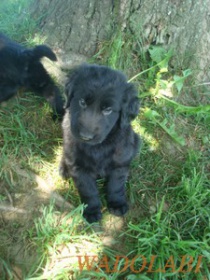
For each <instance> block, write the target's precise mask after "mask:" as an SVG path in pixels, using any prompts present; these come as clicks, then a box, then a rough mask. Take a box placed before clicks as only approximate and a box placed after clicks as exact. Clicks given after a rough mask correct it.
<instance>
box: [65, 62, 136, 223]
mask: <svg viewBox="0 0 210 280" xmlns="http://www.w3.org/2000/svg"><path fill="white" fill-rule="evenodd" d="M66 94H67V106H66V113H65V116H64V120H63V136H64V146H63V157H62V160H61V165H60V173H61V175H62V177H64V178H69V177H72V178H73V180H74V183H75V185H76V187H77V188H78V191H79V194H80V197H81V201H82V202H83V203H84V204H87V207H86V208H85V211H84V216H85V218H86V219H87V220H88V221H89V222H96V221H98V220H100V219H101V205H100V200H99V195H98V190H97V185H96V179H97V178H98V177H103V178H105V179H106V182H107V183H106V190H107V202H108V208H109V210H110V212H111V213H113V214H115V215H120V216H121V215H124V214H125V213H126V211H127V210H128V206H127V202H126V196H125V182H126V179H127V176H128V171H129V165H130V162H131V160H132V159H133V158H134V156H135V155H136V153H137V151H138V146H139V137H138V135H137V134H136V133H135V132H134V131H133V129H132V127H131V124H130V122H131V120H132V119H134V118H135V117H136V116H137V114H138V111H139V99H138V97H137V91H136V89H135V88H134V85H133V84H131V83H128V82H127V80H126V77H125V76H124V75H123V74H122V73H121V72H119V71H116V70H112V69H110V68H108V67H105V66H97V65H82V66H80V67H79V68H77V69H76V70H75V71H74V72H73V73H72V75H71V76H70V78H69V80H68V83H67V85H66Z"/></svg>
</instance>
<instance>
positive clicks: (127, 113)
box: [120, 83, 140, 128]
mask: <svg viewBox="0 0 210 280" xmlns="http://www.w3.org/2000/svg"><path fill="white" fill-rule="evenodd" d="M126 85H127V88H126V89H125V92H124V98H123V104H122V109H121V116H120V126H121V128H122V127H126V126H128V125H129V124H130V122H131V121H132V120H133V119H135V117H137V115H138V113H139V107H140V101H139V98H138V92H137V90H136V88H135V86H134V85H133V84H130V83H127V84H126Z"/></svg>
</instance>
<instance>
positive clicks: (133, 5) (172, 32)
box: [32, 0, 210, 81]
mask: <svg viewBox="0 0 210 280" xmlns="http://www.w3.org/2000/svg"><path fill="white" fill-rule="evenodd" d="M32 8H33V15H34V16H35V17H36V18H40V17H41V21H40V30H41V33H42V34H43V35H44V36H46V38H47V40H46V42H47V43H48V44H49V45H51V46H52V47H53V48H54V49H55V50H57V53H58V54H60V57H61V59H62V61H63V66H64V67H67V68H68V66H71V64H72V63H75V62H76V63H77V62H80V61H83V60H85V59H86V57H90V56H92V55H93V54H94V53H95V52H96V50H97V47H98V43H99V42H101V41H104V40H109V39H110V38H111V36H112V35H113V33H114V32H115V31H116V30H117V29H119V28H120V29H121V30H122V32H125V31H126V32H131V33H132V34H135V36H136V37H137V38H139V39H140V40H141V42H142V46H143V49H144V50H147V48H148V47H149V46H150V45H151V44H152V45H160V46H163V47H165V48H173V49H174V53H175V55H176V56H175V59H174V60H173V64H174V67H179V68H180V69H186V68H191V69H192V70H196V73H197V77H198V78H199V80H200V81H201V80H202V81H204V80H208V79H209V78H210V73H209V65H210V56H209V55H208V50H209V47H210V31H209V26H210V0H203V1H201V0H185V1H181V0H168V1H162V0H156V1H154V0H100V1H97V0H85V1H83V0H60V1H59V0H36V1H35V0H34V3H33V7H32ZM67 58H68V59H67Z"/></svg>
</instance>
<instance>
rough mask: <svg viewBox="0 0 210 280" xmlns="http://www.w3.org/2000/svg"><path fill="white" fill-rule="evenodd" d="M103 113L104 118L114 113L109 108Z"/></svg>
mask: <svg viewBox="0 0 210 280" xmlns="http://www.w3.org/2000/svg"><path fill="white" fill-rule="evenodd" d="M102 113H103V115H104V116H108V115H110V114H111V113H112V108H111V107H107V108H105V109H103V110H102Z"/></svg>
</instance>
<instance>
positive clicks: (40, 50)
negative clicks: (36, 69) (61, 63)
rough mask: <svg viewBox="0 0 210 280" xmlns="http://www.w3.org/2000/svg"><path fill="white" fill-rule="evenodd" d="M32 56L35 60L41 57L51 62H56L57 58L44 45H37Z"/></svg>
mask: <svg viewBox="0 0 210 280" xmlns="http://www.w3.org/2000/svg"><path fill="white" fill-rule="evenodd" d="M33 56H34V58H35V59H41V58H42V57H44V56H45V57H47V58H49V59H50V60H52V61H56V60H57V57H56V55H55V54H54V52H53V51H52V50H51V48H49V47H48V46H46V45H38V46H36V47H34V49H33Z"/></svg>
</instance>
